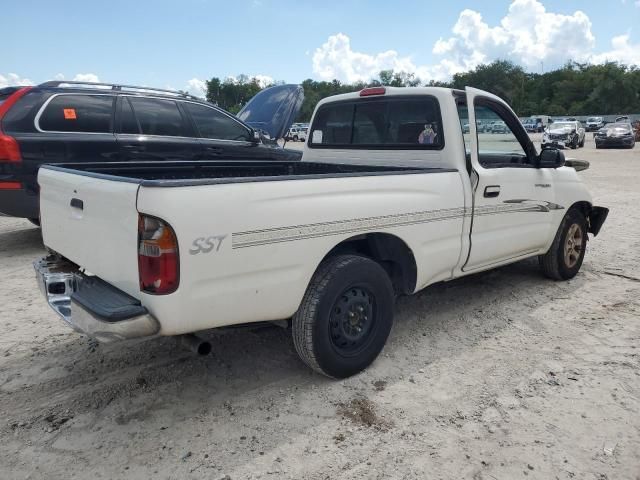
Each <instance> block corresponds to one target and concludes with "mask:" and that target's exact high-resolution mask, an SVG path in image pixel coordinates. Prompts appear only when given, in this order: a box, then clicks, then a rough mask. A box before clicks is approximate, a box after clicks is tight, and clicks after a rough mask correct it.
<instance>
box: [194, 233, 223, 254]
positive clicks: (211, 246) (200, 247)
mask: <svg viewBox="0 0 640 480" xmlns="http://www.w3.org/2000/svg"><path fill="white" fill-rule="evenodd" d="M225 238H227V235H212V236H210V237H198V238H196V239H195V240H194V241H193V243H192V244H191V248H190V249H189V253H190V254H191V255H197V254H199V253H209V252H219V251H220V247H221V246H222V242H223V241H224V239H225Z"/></svg>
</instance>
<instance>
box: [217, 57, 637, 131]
mask: <svg viewBox="0 0 640 480" xmlns="http://www.w3.org/2000/svg"><path fill="white" fill-rule="evenodd" d="M278 83H283V82H278ZM381 85H385V86H394V87H416V86H438V87H449V88H458V89H463V88H464V87H465V86H470V87H475V88H479V89H482V90H486V91H488V92H491V93H494V94H496V95H498V96H500V97H502V98H503V99H505V100H506V101H507V102H508V103H509V104H510V105H511V106H512V107H513V109H514V110H515V111H516V113H517V114H518V115H520V116H529V115H536V114H541V115H542V114H544V115H594V114H602V115H616V114H626V113H637V112H640V69H638V68H637V67H634V66H627V65H623V64H619V63H615V62H609V63H605V64H602V65H590V64H581V63H575V62H570V63H567V64H566V65H565V66H564V67H562V68H560V69H557V70H553V71H549V72H546V73H542V74H539V73H529V72H526V71H525V70H524V69H523V68H522V67H520V66H518V65H515V64H514V63H512V62H509V61H505V60H497V61H494V62H492V63H489V64H485V65H480V66H478V67H477V68H475V69H473V70H470V71H468V72H464V73H457V74H455V75H454V76H453V78H452V79H451V81H448V82H436V81H430V82H423V81H422V80H420V79H419V78H417V77H415V76H414V75H413V74H410V73H406V72H394V71H393V70H383V71H381V72H380V74H379V75H378V78H375V79H373V80H371V81H369V82H356V83H352V84H347V83H342V82H340V81H339V80H333V81H330V82H328V81H316V80H312V79H307V80H305V81H303V82H302V86H303V88H304V94H305V99H304V103H303V104H302V108H301V110H300V113H299V115H298V119H297V120H298V121H300V122H303V121H309V120H310V118H311V115H312V113H313V110H314V108H315V106H316V104H317V103H318V102H319V101H320V100H322V99H323V98H325V97H328V96H331V95H337V94H341V93H347V92H353V91H358V90H361V89H363V88H365V87H371V86H381ZM262 88H263V87H262V86H261V85H260V84H259V83H258V81H257V80H256V79H255V78H250V77H248V76H246V75H240V76H239V77H238V78H236V79H227V80H223V81H221V80H220V79H219V78H217V77H214V78H212V79H211V80H209V81H207V100H208V101H210V102H212V103H217V104H218V105H219V106H220V107H222V108H224V109H225V110H228V111H230V112H232V113H237V112H238V111H239V110H240V108H242V106H243V105H244V104H245V103H246V102H247V101H248V100H249V99H250V98H251V97H252V96H254V95H255V94H256V93H258V92H259V91H260V90H261V89H262Z"/></svg>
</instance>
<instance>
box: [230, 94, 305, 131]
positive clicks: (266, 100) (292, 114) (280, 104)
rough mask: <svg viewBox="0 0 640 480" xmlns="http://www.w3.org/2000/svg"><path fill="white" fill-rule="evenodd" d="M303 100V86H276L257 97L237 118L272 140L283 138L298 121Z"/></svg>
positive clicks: (250, 101)
mask: <svg viewBox="0 0 640 480" xmlns="http://www.w3.org/2000/svg"><path fill="white" fill-rule="evenodd" d="M303 100H304V90H303V89H302V86H300V85H276V86H275V87H270V88H265V89H264V90H262V91H261V92H259V93H258V94H257V95H255V96H254V97H253V98H252V99H251V100H249V103H247V104H246V105H245V106H244V107H243V108H242V110H240V112H238V115H237V117H238V118H239V119H240V120H242V121H243V122H244V123H246V124H247V125H249V126H251V127H252V128H254V129H255V130H258V131H262V132H264V133H267V134H268V135H269V136H270V137H271V138H272V139H278V138H282V137H284V134H285V133H286V132H287V130H289V127H290V126H291V124H292V123H293V121H294V120H295V119H296V116H297V115H298V112H299V111H300V108H301V107H302V101H303Z"/></svg>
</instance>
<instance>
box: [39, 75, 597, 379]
mask: <svg viewBox="0 0 640 480" xmlns="http://www.w3.org/2000/svg"><path fill="white" fill-rule="evenodd" d="M467 104H473V105H474V106H475V113H473V111H472V112H471V115H470V118H469V119H468V120H469V123H470V124H471V123H472V122H474V121H475V118H474V115H479V116H482V117H483V118H487V117H488V116H489V114H491V115H492V116H493V117H494V118H500V119H501V121H502V122H503V123H504V124H505V126H506V127H507V130H508V131H509V134H510V135H509V136H508V137H505V138H504V139H503V140H501V142H500V143H507V142H508V141H510V142H511V145H510V146H509V147H508V148H503V149H500V150H498V151H496V149H495V148H494V147H495V143H496V142H495V139H493V138H491V136H483V137H478V139H477V142H475V141H474V145H476V144H477V148H471V147H470V146H469V145H467V146H465V142H468V140H465V137H464V136H463V135H462V132H461V129H460V128H459V126H458V125H460V123H459V122H460V118H459V117H458V112H459V111H462V110H465V111H468V109H467V108H466V106H467ZM283 108H284V107H283ZM285 109H286V108H285ZM472 110H474V109H472ZM449 126H456V128H449ZM310 130H311V135H310V141H308V142H307V143H305V145H304V150H303V157H302V161H300V162H293V161H272V162H262V163H257V162H243V161H240V162H229V163H227V164H224V163H220V162H218V163H216V164H215V168H213V169H207V168H205V167H203V165H202V164H197V163H196V162H187V163H181V164H179V165H177V166H175V167H174V166H173V165H167V164H166V163H163V162H161V161H158V162H137V163H136V164H135V169H132V168H131V166H130V165H122V164H120V165H115V164H113V165H104V164H100V165H97V166H95V165H91V164H89V163H85V164H78V165H71V166H70V165H59V166H56V165H46V166H43V167H42V168H41V169H40V172H39V174H38V182H39V184H40V187H41V217H42V236H43V240H44V244H45V245H46V247H47V249H48V251H49V252H50V254H51V255H50V256H49V257H46V258H44V259H42V260H40V261H38V262H36V264H35V268H36V272H37V276H38V279H39V285H40V286H41V288H42V291H43V292H44V294H45V297H46V299H47V301H48V302H49V304H50V305H51V306H52V307H53V308H54V310H56V311H57V312H58V313H59V315H60V316H61V317H63V318H64V320H65V321H66V322H67V323H68V324H69V325H71V326H73V327H74V328H76V329H77V330H80V331H82V332H85V333H87V334H88V335H91V336H93V337H95V338H97V339H99V340H102V341H114V340H118V339H126V338H141V337H151V336H154V335H165V336H166V335H182V334H189V333H190V332H196V331H199V330H204V329H209V328H214V327H222V326H225V325H235V324H246V323H251V322H258V321H282V320H283V319H291V322H290V324H291V330H292V335H293V342H294V345H295V348H296V350H297V352H298V354H299V355H300V357H301V358H302V360H303V361H304V362H305V363H306V364H307V365H309V366H310V367H311V368H313V369H315V370H317V371H318V372H321V373H323V374H325V375H328V376H330V377H335V378H342V377H347V376H349V375H353V374H355V373H357V372H359V371H361V370H362V369H364V368H366V367H367V366H368V365H369V364H370V363H371V362H372V361H373V360H374V359H375V358H376V357H377V355H378V354H379V353H380V351H381V349H382V347H383V346H384V344H385V342H386V339H387V336H388V335H389V332H390V330H391V327H392V323H393V309H394V302H395V298H396V296H397V295H404V294H412V293H415V292H417V291H420V290H422V289H423V288H425V287H426V286H428V285H430V284H433V283H435V282H440V281H446V280H452V279H454V278H457V277H462V276H466V275H470V274H473V273H476V272H480V271H483V270H487V269H491V268H494V267H498V266H501V265H505V264H508V263H512V262H515V261H518V260H521V259H524V258H527V257H534V256H538V258H539V261H540V265H541V267H542V271H543V272H544V273H545V275H547V276H548V277H550V278H553V279H556V280H566V279H570V278H572V277H574V276H575V275H576V274H577V273H578V271H579V270H580V267H581V265H582V262H583V259H584V255H585V251H586V243H587V235H588V233H592V234H593V235H594V236H595V235H597V234H598V232H599V231H600V228H601V226H602V224H603V222H604V221H605V218H606V216H607V213H608V210H607V209H606V208H603V207H597V206H594V203H593V201H592V199H591V196H590V195H589V193H588V192H587V190H586V187H585V185H584V184H583V183H582V181H581V179H580V177H579V176H578V174H577V173H576V170H574V168H570V166H569V165H573V164H572V163H570V162H569V161H566V162H565V159H564V154H563V153H562V152H561V151H559V150H553V149H546V150H543V151H542V152H541V153H540V154H538V152H537V151H536V148H535V146H534V145H533V143H532V142H531V140H530V138H529V136H528V135H527V133H526V132H525V131H524V129H523V128H522V125H521V124H520V122H519V121H518V118H517V117H516V115H515V113H513V111H512V110H511V109H510V108H509V106H508V105H507V104H506V103H505V102H504V101H503V100H501V99H500V98H498V97H496V96H495V95H492V94H490V93H487V92H483V91H481V90H476V89H473V88H467V90H466V92H465V91H461V90H451V89H443V88H430V87H421V88H391V87H374V88H366V89H364V90H361V91H360V92H354V93H349V94H343V95H338V96H335V97H329V98H325V99H323V100H322V101H320V102H319V104H318V105H317V107H316V109H315V112H314V115H313V120H312V124H311V129H310ZM509 139H511V140H509ZM467 149H468V150H467ZM467 151H468V152H469V153H468V156H467V155H466V153H467ZM467 162H469V163H468V164H467ZM540 187H544V188H540ZM230 199H232V201H230ZM472 225H473V228H471V226H472ZM87 271H88V272H91V273H92V275H88V274H87V273H85V272H87ZM182 338H185V337H182ZM186 338H188V339H189V343H193V342H194V341H195V342H197V339H196V340H194V337H191V336H190V337H186ZM201 345H203V344H199V346H201ZM204 350H206V348H205V349H204Z"/></svg>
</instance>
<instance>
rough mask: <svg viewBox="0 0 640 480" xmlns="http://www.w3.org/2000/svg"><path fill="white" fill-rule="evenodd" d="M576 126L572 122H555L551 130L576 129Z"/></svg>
mask: <svg viewBox="0 0 640 480" xmlns="http://www.w3.org/2000/svg"><path fill="white" fill-rule="evenodd" d="M575 126H576V125H575V123H571V122H554V123H553V125H552V126H551V128H553V129H554V130H555V129H557V128H558V129H559V128H575Z"/></svg>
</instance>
